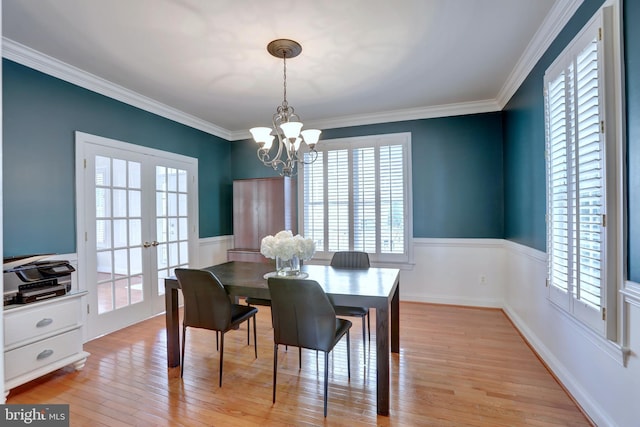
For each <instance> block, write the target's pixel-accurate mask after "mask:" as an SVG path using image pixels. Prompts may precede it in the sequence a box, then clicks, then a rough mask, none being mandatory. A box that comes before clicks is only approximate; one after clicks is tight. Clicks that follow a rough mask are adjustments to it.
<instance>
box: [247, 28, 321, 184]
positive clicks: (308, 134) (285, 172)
mask: <svg viewBox="0 0 640 427" xmlns="http://www.w3.org/2000/svg"><path fill="white" fill-rule="evenodd" d="M267 51H268V52H269V53H270V54H271V55H273V56H275V57H276V58H282V62H283V64H284V85H283V87H284V99H283V101H282V105H280V106H278V108H277V109H276V113H275V114H274V115H273V120H272V125H273V127H272V128H268V127H254V128H251V129H249V131H250V132H251V135H252V136H253V139H254V140H255V141H256V142H257V143H258V159H260V161H261V162H262V163H263V164H264V165H265V166H269V167H272V168H273V169H274V170H277V171H278V173H279V174H280V175H282V176H295V175H296V174H297V169H296V163H304V164H310V163H313V162H314V161H315V160H316V158H317V157H318V153H317V151H316V149H315V146H316V144H317V143H318V139H319V138H320V132H321V131H319V130H318V129H306V130H302V121H301V120H300V116H298V115H297V114H296V113H295V110H294V108H293V107H292V106H290V105H289V104H288V103H287V58H295V57H296V56H298V55H300V52H302V46H300V44H299V43H298V42H296V41H293V40H288V39H278V40H274V41H272V42H271V43H269V44H268V45H267ZM272 133H274V134H275V135H273V134H272ZM276 137H277V138H278V151H277V152H276V154H275V156H273V157H272V156H271V148H272V145H273V140H274V139H275V138H276ZM302 142H304V143H305V144H306V145H307V147H308V152H309V156H308V157H307V160H305V159H304V155H303V153H302V152H301V150H300V145H301V143H302Z"/></svg>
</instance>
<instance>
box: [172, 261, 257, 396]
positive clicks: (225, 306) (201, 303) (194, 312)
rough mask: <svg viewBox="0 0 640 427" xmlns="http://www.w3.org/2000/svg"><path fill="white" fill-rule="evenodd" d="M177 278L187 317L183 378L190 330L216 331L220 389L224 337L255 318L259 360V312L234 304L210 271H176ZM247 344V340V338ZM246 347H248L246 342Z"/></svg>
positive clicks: (183, 337) (254, 337) (255, 341)
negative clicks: (218, 350)
mask: <svg viewBox="0 0 640 427" xmlns="http://www.w3.org/2000/svg"><path fill="white" fill-rule="evenodd" d="M175 275H176V278H177V279H178V283H179V284H180V288H181V289H182V295H183V296H184V316H183V321H182V356H181V363H180V378H182V375H183V373H184V349H185V342H186V340H187V327H191V328H202V329H209V330H212V331H216V348H217V346H218V345H217V344H218V332H219V333H220V371H219V387H222V360H223V356H224V334H225V333H226V332H228V331H229V330H231V329H234V328H235V327H236V326H237V325H239V324H241V323H242V322H244V321H245V320H246V321H248V322H250V321H251V318H253V345H254V352H255V357H256V358H258V342H257V339H256V338H257V334H256V313H257V312H258V309H257V308H255V307H249V306H246V305H239V304H232V303H231V300H230V299H229V295H227V292H226V291H225V290H224V286H222V283H220V280H218V278H217V277H216V276H215V275H214V274H213V273H211V272H210V271H207V270H195V269H188V268H176V269H175ZM247 340H248V338H247ZM247 344H249V343H248V342H247Z"/></svg>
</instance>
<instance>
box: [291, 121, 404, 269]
mask: <svg viewBox="0 0 640 427" xmlns="http://www.w3.org/2000/svg"><path fill="white" fill-rule="evenodd" d="M317 148H318V150H319V152H318V157H317V159H316V161H315V162H314V163H312V164H307V165H304V168H303V169H302V173H301V174H300V178H299V179H300V180H301V184H300V187H299V188H300V190H301V194H300V197H299V198H298V200H299V201H300V202H301V206H300V208H299V212H301V213H302V215H301V226H302V227H301V228H302V232H303V234H304V236H305V237H308V238H312V239H313V240H314V241H315V243H316V253H317V256H318V258H329V257H330V256H331V254H332V253H333V252H336V251H347V250H356V251H364V252H367V253H369V255H370V257H371V258H372V261H378V262H407V261H408V260H409V236H410V226H411V221H408V220H407V216H408V215H407V213H408V212H410V178H411V173H410V162H409V158H410V134H408V133H402V134H388V135H376V136H368V137H358V138H347V139H339V140H325V141H322V143H321V144H319V145H318V147H317Z"/></svg>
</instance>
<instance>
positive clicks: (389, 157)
mask: <svg viewBox="0 0 640 427" xmlns="http://www.w3.org/2000/svg"><path fill="white" fill-rule="evenodd" d="M402 167H403V165H402V146H400V145H393V146H390V145H388V146H383V147H380V211H381V212H380V213H381V214H380V240H381V242H380V243H381V246H382V250H383V251H384V252H387V253H402V252H403V251H404V242H403V240H402V236H403V233H404V216H405V215H404V213H405V212H404V191H403V188H402V175H403V173H404V172H403V170H402Z"/></svg>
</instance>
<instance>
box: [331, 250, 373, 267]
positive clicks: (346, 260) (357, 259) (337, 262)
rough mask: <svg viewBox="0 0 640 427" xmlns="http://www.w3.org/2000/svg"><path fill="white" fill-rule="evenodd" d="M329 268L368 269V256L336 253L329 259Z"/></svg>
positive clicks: (353, 253) (347, 252)
mask: <svg viewBox="0 0 640 427" xmlns="http://www.w3.org/2000/svg"><path fill="white" fill-rule="evenodd" d="M331 266H332V267H336V268H353V269H356V268H369V267H370V266H371V265H370V264H369V254H368V253H366V252H358V251H343V252H336V253H334V254H333V258H331Z"/></svg>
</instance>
